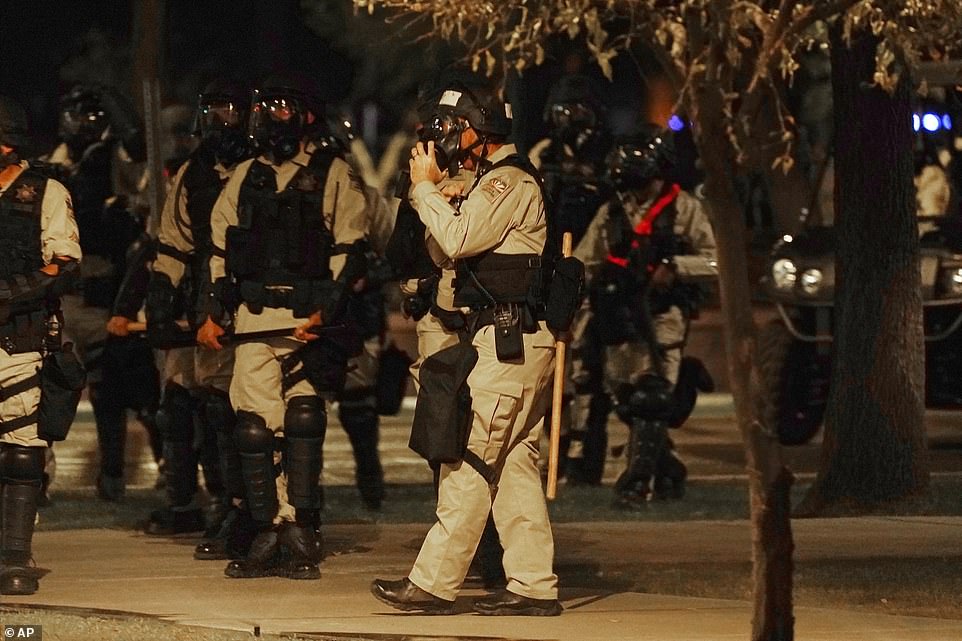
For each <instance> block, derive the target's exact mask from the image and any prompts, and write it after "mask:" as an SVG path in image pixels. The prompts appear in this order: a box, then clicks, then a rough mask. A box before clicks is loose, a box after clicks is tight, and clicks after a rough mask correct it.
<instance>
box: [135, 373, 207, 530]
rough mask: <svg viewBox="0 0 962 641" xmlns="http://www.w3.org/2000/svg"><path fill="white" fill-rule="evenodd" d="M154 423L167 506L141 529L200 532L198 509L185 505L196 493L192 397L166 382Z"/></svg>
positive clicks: (201, 523) (156, 512) (181, 388)
mask: <svg viewBox="0 0 962 641" xmlns="http://www.w3.org/2000/svg"><path fill="white" fill-rule="evenodd" d="M156 422H157V428H158V429H159V430H160V432H161V434H162V435H163V437H164V444H163V448H164V450H163V451H164V463H165V464H164V476H165V477H166V481H167V483H166V494H167V507H166V508H164V509H162V510H155V511H154V512H152V513H151V515H150V518H149V519H148V522H147V526H146V527H145V531H146V532H147V534H150V535H154V536H170V535H173V534H185V533H188V532H203V531H204V527H205V526H204V516H203V513H202V512H201V510H200V508H197V507H189V506H190V505H191V503H192V501H193V500H194V494H196V493H197V452H196V451H195V449H194V399H193V398H192V397H191V395H190V392H189V391H188V390H187V389H186V388H184V387H182V386H180V385H178V384H176V383H173V382H168V383H167V385H166V387H165V388H164V399H163V402H162V403H161V406H160V409H159V410H157V416H156Z"/></svg>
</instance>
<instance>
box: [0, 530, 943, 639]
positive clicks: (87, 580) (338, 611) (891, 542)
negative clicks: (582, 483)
mask: <svg viewBox="0 0 962 641" xmlns="http://www.w3.org/2000/svg"><path fill="white" fill-rule="evenodd" d="M793 528H794V531H795V542H796V547H797V552H796V558H797V559H850V558H870V557H879V556H893V557H901V558H912V557H913V556H921V555H925V556H932V555H936V556H938V555H939V554H942V553H944V555H945V556H946V557H958V556H959V554H960V551H962V517H958V518H953V517H929V518H895V517H893V518H881V517H879V518H861V519H832V520H829V519H811V520H796V521H794V522H793ZM426 529H427V525H425V524H417V525H372V524H345V525H336V526H331V527H327V528H326V529H325V536H326V539H327V544H326V547H327V551H328V553H329V556H328V557H327V559H326V560H325V561H324V563H323V564H322V565H321V571H322V573H323V577H322V578H321V580H320V581H313V582H296V583H295V582H292V581H288V580H285V579H257V580H249V581H248V580H229V579H226V578H224V577H223V575H222V570H223V567H224V565H225V562H222V561H212V562H200V561H194V560H192V559H191V552H192V550H193V545H194V543H195V542H196V539H190V538H185V539H176V540H171V539H156V538H150V537H146V536H144V535H141V534H136V533H131V532H124V531H116V530H79V531H60V532H41V533H39V534H38V535H37V537H36V540H35V555H36V558H37V559H38V560H39V561H40V563H41V567H42V568H44V569H49V570H51V572H50V573H49V574H48V575H47V576H46V577H44V579H43V580H42V583H41V590H40V592H38V593H37V594H35V595H32V596H28V597H5V598H4V602H5V603H8V604H24V605H26V604H32V605H40V606H43V607H71V608H88V609H100V610H111V611H115V612H116V611H122V612H130V613H137V614H144V615H151V616H157V617H160V618H163V619H166V620H170V621H174V622H178V623H183V624H193V625H202V626H209V627H216V628H223V629H232V630H238V631H246V632H247V633H248V634H252V633H253V630H254V627H255V626H259V628H260V630H261V632H263V633H293V632H299V633H301V634H306V635H311V634H313V635H319V636H321V635H325V636H337V637H340V638H345V637H346V638H364V639H370V638H378V639H401V638H404V637H444V638H448V639H450V638H456V637H461V638H467V637H470V638H473V639H478V638H497V639H558V640H571V641H591V640H595V639H597V640H598V641H602V640H604V641H609V640H610V641H622V640H623V641H649V640H650V641H723V640H727V639H739V640H743V639H747V638H748V637H749V631H750V621H751V608H750V604H749V603H747V602H746V601H739V600H719V599H697V598H683V597H671V596H660V595H651V594H641V593H635V592H618V591H616V589H612V588H611V587H610V586H609V587H606V586H605V574H606V568H610V567H612V566H614V565H617V563H618V558H619V557H620V558H632V559H634V560H636V561H637V560H639V559H640V560H642V562H643V561H644V560H645V559H651V560H652V561H659V562H665V561H670V560H679V561H688V562H691V563H712V562H719V561H722V560H746V561H747V560H748V558H749V554H750V547H749V546H750V532H749V525H748V523H747V521H729V522H719V521H700V522H699V521H688V522H680V523H665V522H659V523H592V524H584V523H571V524H567V523H566V524H560V525H556V526H555V536H556V549H557V550H558V554H557V567H558V571H559V574H560V575H561V579H562V594H561V597H562V601H563V603H564V605H565V608H566V612H565V613H564V614H563V615H562V616H561V617H557V618H548V619H538V618H515V617H500V618H498V617H496V618H486V617H479V616H476V615H473V614H472V613H471V612H470V603H471V597H473V596H477V595H479V594H481V592H480V591H478V590H466V591H464V592H463V593H462V596H461V598H459V600H458V603H457V611H458V614H457V615H456V616H448V617H426V616H418V615H409V614H403V613H398V612H395V611H393V610H391V609H390V608H387V607H386V606H383V605H382V604H380V603H378V602H377V601H375V600H374V598H373V597H371V596H370V594H369V593H368V585H369V584H370V581H371V579H373V578H375V577H385V578H397V577H401V576H403V575H404V574H405V573H406V572H407V571H408V569H409V568H410V564H411V562H412V561H413V559H414V557H415V555H416V553H417V549H418V547H419V545H420V542H421V539H422V537H423V535H424V533H425V531H426ZM566 576H568V577H571V576H580V577H597V581H596V580H595V579H594V578H592V579H591V580H590V581H585V580H582V581H576V580H569V581H568V583H565V577H566ZM577 583H580V584H581V585H574V584H577ZM588 583H591V585H588ZM795 616H796V626H795V632H796V638H798V639H799V640H805V641H839V640H845V641H863V640H864V641H910V640H911V641H916V640H917V641H937V640H938V641H949V640H958V639H962V620H956V621H952V620H938V619H927V618H916V617H897V616H887V615H884V614H878V613H875V612H856V611H846V610H829V609H815V608H797V609H796V611H795ZM374 635H377V636H376V637H375V636H374Z"/></svg>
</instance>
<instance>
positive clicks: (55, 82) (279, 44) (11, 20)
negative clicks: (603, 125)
mask: <svg viewBox="0 0 962 641" xmlns="http://www.w3.org/2000/svg"><path fill="white" fill-rule="evenodd" d="M151 4H153V5H154V6H156V7H159V11H158V13H159V15H160V16H161V19H160V21H159V22H160V24H159V26H153V25H154V24H155V23H153V22H152V20H151V19H150V17H149V13H150V12H149V10H146V9H145V8H146V7H149V6H150V5H151ZM383 18H384V17H383V16H382V15H375V16H368V15H366V14H363V13H362V14H360V15H358V16H354V15H353V8H352V5H351V2H350V0H305V1H303V2H298V1H297V0H275V1H265V0H234V1H230V2H228V1H224V0H206V1H197V0H167V1H166V2H158V1H156V0H154V2H153V3H152V2H149V1H137V0H100V1H88V2H83V1H80V0H2V1H0V60H2V61H3V62H2V65H0V93H3V94H6V95H9V96H11V97H13V98H14V99H16V100H17V101H19V102H20V103H21V104H23V105H24V106H25V107H26V108H27V110H28V112H29V115H30V119H31V125H32V127H33V130H34V134H35V137H36V139H37V140H36V145H37V147H38V149H39V150H46V149H49V148H50V147H51V146H52V145H53V143H54V141H55V136H56V124H57V101H58V97H59V96H60V95H61V94H63V93H65V92H66V91H68V90H69V89H70V88H71V87H72V86H74V85H75V84H78V83H103V84H110V85H114V86H117V87H118V88H121V89H122V90H123V91H125V92H126V93H127V94H128V95H129V96H130V97H131V99H132V100H133V101H134V103H135V104H137V105H138V108H140V106H141V102H142V101H141V99H140V91H139V80H140V78H142V77H144V75H146V74H144V72H143V60H144V56H145V55H146V56H147V59H148V60H150V59H151V57H153V60H152V61H156V64H157V66H158V69H159V73H158V75H159V77H160V82H161V102H162V105H163V106H167V105H171V104H175V103H183V104H187V105H190V106H192V104H193V101H194V100H195V97H196V94H197V92H198V91H199V90H200V89H201V87H202V86H203V85H204V84H205V83H206V82H207V81H209V80H210V79H212V78H213V77H215V76H218V75H221V74H229V75H234V76H238V77H241V78H243V79H245V80H248V81H251V82H255V83H256V82H257V81H258V80H260V79H262V78H263V77H265V76H266V75H267V74H268V73H270V72H271V71H274V70H281V69H285V68H293V69H298V70H300V71H302V72H306V73H308V74H311V75H313V76H314V77H315V78H317V79H318V80H319V82H320V83H321V85H322V86H323V87H324V88H325V90H326V91H327V93H328V95H327V98H328V100H329V101H330V103H331V105H332V107H331V111H334V112H338V113H345V114H350V115H352V116H353V119H354V121H355V123H356V125H355V127H356V128H357V129H358V130H359V131H360V133H361V134H362V135H363V137H364V138H365V140H366V141H367V142H368V145H369V146H371V147H373V149H372V151H373V152H374V153H375V155H376V154H377V153H379V151H380V148H381V144H383V142H384V140H385V139H386V138H387V136H389V135H390V134H391V133H393V132H394V131H396V130H397V129H399V128H402V127H405V126H407V125H406V123H405V119H404V118H405V113H406V111H407V110H408V109H409V108H410V107H411V106H412V104H413V101H414V97H415V95H416V92H417V86H418V83H419V82H421V81H423V80H424V79H426V78H430V77H431V76H433V75H434V74H436V73H437V72H438V70H440V69H442V68H443V67H445V66H446V65H448V64H450V63H452V62H454V61H456V60H458V58H459V52H458V51H457V44H456V43H455V44H454V45H451V44H448V43H441V42H435V41H433V40H423V41H421V42H419V43H417V44H411V43H410V41H411V40H412V39H413V35H414V34H413V32H412V31H408V32H406V33H404V34H402V35H397V34H396V33H395V30H394V29H393V28H392V27H391V26H390V25H386V24H385V23H384V19H383ZM141 30H145V31H146V32H157V33H158V34H159V39H158V41H159V43H160V46H159V47H156V49H157V50H156V51H155V50H153V48H151V47H150V46H149V45H147V46H145V45H143V44H141V43H143V42H144V41H143V40H141V38H140V37H139V36H138V35H136V34H139V33H141V32H142V31H141ZM138 46H139V48H140V55H139V57H138ZM578 59H580V62H579V61H578ZM586 59H587V56H585V55H584V50H583V47H582V46H581V43H579V42H578V41H570V40H568V39H567V38H564V39H561V40H558V41H556V42H555V43H554V44H553V46H552V47H551V48H549V51H548V57H547V60H546V62H545V64H543V65H542V66H541V67H538V68H535V69H530V70H528V71H527V72H526V73H525V74H524V77H523V82H521V83H517V82H509V83H508V94H509V97H510V98H511V100H512V102H513V103H514V107H515V114H516V120H517V125H516V126H517V131H516V134H517V135H516V137H517V139H518V142H519V143H520V145H521V146H522V147H527V146H529V145H530V144H532V143H533V142H534V141H536V140H537V139H539V138H541V137H542V136H543V135H544V133H545V130H544V124H543V122H542V109H543V105H544V100H545V97H546V96H547V93H548V91H549V89H550V87H551V85H552V84H553V83H554V82H555V81H556V80H557V79H558V78H559V77H560V76H561V75H562V74H563V73H564V72H565V69H566V68H567V69H569V70H570V69H571V68H572V67H573V66H574V67H579V66H580V67H581V68H582V70H583V71H584V72H585V73H587V74H589V75H592V76H595V77H596V78H597V79H598V81H599V82H598V85H599V87H600V91H601V92H602V93H604V94H606V95H604V100H605V102H607V103H608V104H609V105H610V108H611V110H610V117H611V121H612V123H613V127H614V128H615V129H616V131H617V130H619V129H622V130H623V129H625V128H627V127H629V126H630V125H631V123H632V122H633V121H635V120H636V119H637V118H638V116H639V114H640V113H642V112H643V109H644V107H643V104H644V94H645V91H644V89H645V78H646V77H647V76H646V75H645V74H644V73H641V72H640V71H639V70H640V69H644V66H645V63H644V60H643V59H641V60H639V59H638V57H637V56H636V57H635V58H634V59H632V58H630V57H628V56H620V57H619V58H618V59H616V60H615V82H614V83H609V82H608V81H607V80H605V79H604V78H603V76H602V75H601V73H600V70H598V69H597V67H596V66H594V65H590V64H585V63H584V62H583V61H584V60H586Z"/></svg>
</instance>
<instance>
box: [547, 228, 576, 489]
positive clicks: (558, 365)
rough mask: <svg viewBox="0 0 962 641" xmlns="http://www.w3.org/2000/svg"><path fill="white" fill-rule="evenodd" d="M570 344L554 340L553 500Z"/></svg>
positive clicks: (566, 239) (567, 238)
mask: <svg viewBox="0 0 962 641" xmlns="http://www.w3.org/2000/svg"><path fill="white" fill-rule="evenodd" d="M561 255H562V256H564V257H565V258H568V257H569V256H571V232H570V231H566V232H565V233H564V236H563V237H562V240H561ZM567 347H568V344H567V343H566V342H565V340H564V339H563V338H561V337H559V338H557V339H556V340H555V342H554V388H553V390H552V393H551V449H550V450H549V452H548V489H547V492H545V495H546V496H547V497H548V500H549V501H553V500H554V498H555V496H556V495H557V493H558V456H559V452H558V450H559V449H560V447H561V401H562V398H563V397H564V391H565V351H566V349H567Z"/></svg>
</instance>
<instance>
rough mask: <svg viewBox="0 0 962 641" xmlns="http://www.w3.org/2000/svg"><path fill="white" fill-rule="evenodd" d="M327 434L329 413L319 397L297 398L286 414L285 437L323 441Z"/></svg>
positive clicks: (291, 402) (291, 403)
mask: <svg viewBox="0 0 962 641" xmlns="http://www.w3.org/2000/svg"><path fill="white" fill-rule="evenodd" d="M326 432H327V411H326V409H325V407H324V401H323V399H321V398H320V397H317V396H295V397H294V398H292V399H291V400H290V401H289V402H288V404H287V411H285V412H284V437H285V438H288V439H291V438H293V439H298V438H301V439H315V438H317V439H322V438H324V435H325V433H326Z"/></svg>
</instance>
